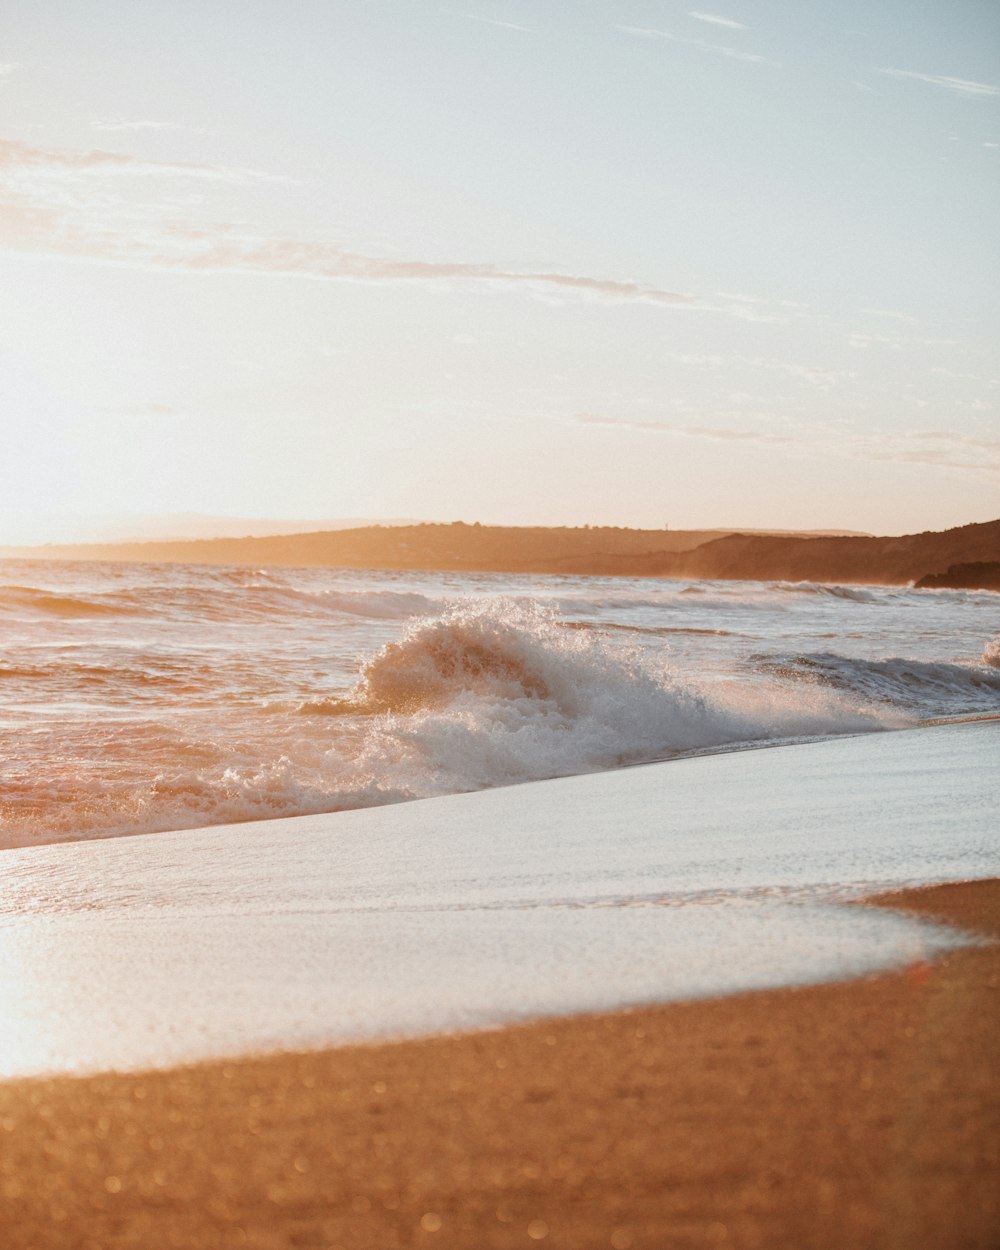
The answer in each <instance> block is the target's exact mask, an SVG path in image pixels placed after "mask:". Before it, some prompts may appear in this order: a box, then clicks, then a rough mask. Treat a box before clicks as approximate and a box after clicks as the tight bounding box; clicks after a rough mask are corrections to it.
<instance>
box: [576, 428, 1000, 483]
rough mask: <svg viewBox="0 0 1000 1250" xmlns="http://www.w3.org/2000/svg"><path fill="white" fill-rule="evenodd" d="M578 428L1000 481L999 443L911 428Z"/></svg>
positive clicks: (939, 431) (958, 434)
mask: <svg viewBox="0 0 1000 1250" xmlns="http://www.w3.org/2000/svg"><path fill="white" fill-rule="evenodd" d="M575 421H576V423H577V424H578V425H585V426H608V427H612V428H614V429H619V430H631V431H637V432H641V433H650V434H665V435H674V436H680V437H683V438H698V439H708V440H710V441H712V442H723V443H744V444H757V445H763V446H767V447H787V448H788V449H789V451H790V452H791V453H793V454H796V453H797V454H804V455H808V456H835V457H837V458H838V459H848V460H860V461H866V460H867V461H871V460H887V461H892V462H895V463H900V464H915V465H925V466H927V467H928V468H936V469H954V470H959V471H962V472H971V473H975V474H977V475H979V476H986V477H990V478H992V477H1000V441H996V440H993V439H986V438H978V437H976V436H974V435H969V434H963V433H958V432H951V431H947V430H909V431H905V432H903V433H898V434H897V433H873V434H869V435H863V434H853V433H844V432H840V431H836V432H835V431H829V432H827V433H825V434H821V435H819V436H816V435H814V434H811V433H810V434H795V433H787V434H772V433H769V432H768V431H766V430H759V429H747V428H745V427H741V428H735V427H732V426H722V425H679V424H677V423H676V422H673V421H656V420H642V419H637V418H631V417H612V416H604V415H602V414H599V413H592V412H580V413H577V414H576V416H575Z"/></svg>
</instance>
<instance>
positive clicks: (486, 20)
mask: <svg viewBox="0 0 1000 1250" xmlns="http://www.w3.org/2000/svg"><path fill="white" fill-rule="evenodd" d="M470 17H471V18H472V20H473V21H474V22H482V23H483V24H484V25H486V26H498V27H499V28H500V29H501V30H516V31H520V32H521V33H522V34H525V35H530V34H531V28H530V27H529V26H519V25H518V24H517V22H501V21H500V20H499V18H495V17H479V15H478V14H476V13H472V14H470Z"/></svg>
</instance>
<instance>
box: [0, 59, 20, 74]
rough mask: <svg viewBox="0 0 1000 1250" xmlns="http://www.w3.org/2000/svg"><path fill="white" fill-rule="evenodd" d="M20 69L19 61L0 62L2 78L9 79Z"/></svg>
mask: <svg viewBox="0 0 1000 1250" xmlns="http://www.w3.org/2000/svg"><path fill="white" fill-rule="evenodd" d="M20 68H21V67H20V65H19V64H18V62H17V61H0V78H9V77H10V75H11V74H13V73H14V71H15V70H17V69H20Z"/></svg>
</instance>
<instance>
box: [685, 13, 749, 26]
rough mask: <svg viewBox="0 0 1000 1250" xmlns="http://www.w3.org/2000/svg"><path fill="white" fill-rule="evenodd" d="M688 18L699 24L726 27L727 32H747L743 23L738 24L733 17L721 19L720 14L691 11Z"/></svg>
mask: <svg viewBox="0 0 1000 1250" xmlns="http://www.w3.org/2000/svg"><path fill="white" fill-rule="evenodd" d="M688 17H693V18H694V19H695V20H696V21H699V22H708V23H709V24H710V25H711V26H724V27H725V28H726V29H727V30H746V26H745V25H744V24H743V23H742V22H736V21H734V20H733V19H732V18H731V17H720V16H719V15H718V13H702V12H700V11H699V10H698V9H690V10H689V11H688Z"/></svg>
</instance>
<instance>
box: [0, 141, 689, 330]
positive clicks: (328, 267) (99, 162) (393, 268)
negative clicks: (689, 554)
mask: <svg viewBox="0 0 1000 1250" xmlns="http://www.w3.org/2000/svg"><path fill="white" fill-rule="evenodd" d="M125 175H134V176H136V177H139V176H141V177H142V179H143V186H145V184H146V181H148V182H149V183H150V184H151V186H152V187H153V191H154V194H153V195H152V197H151V198H149V197H147V198H145V199H143V198H141V197H137V196H135V195H132V196H129V195H127V194H125V193H124V192H123V191H122V187H123V186H128V185H129V184H128V181H127V180H126V181H125V183H124V184H123V182H122V179H123V176H125ZM158 178H159V179H164V180H166V184H167V185H168V186H169V185H171V184H172V182H173V180H177V179H179V180H180V181H181V184H182V187H183V184H184V181H185V180H187V179H193V180H204V179H208V180H214V181H218V182H222V183H243V182H253V181H258V180H261V179H263V180H265V181H274V180H277V179H276V176H275V175H271V174H262V173H259V172H257V171H253V170H242V169H236V168H231V167H228V166H214V165H195V164H163V163H157V162H150V161H143V160H138V159H136V158H135V157H131V156H125V155H122V154H121V153H117V152H107V151H103V150H92V151H87V152H59V151H52V150H48V149H42V148H33V147H29V146H28V145H26V144H23V143H18V142H10V141H8V142H0V246H6V247H8V248H17V249H20V250H28V251H35V252H44V253H47V254H50V255H60V256H63V257H66V258H70V259H75V260H90V261H100V262H104V263H109V264H123V265H131V266H137V267H146V268H150V267H152V268H171V269H184V270H188V271H191V272H202V273H206V272H222V271H227V272H241V273H258V274H274V275H284V276H294V277H304V278H314V279H325V280H329V281H349V282H350V281H353V282H424V283H436V284H447V283H466V284H468V283H475V284H478V285H483V286H487V287H496V288H509V287H517V288H519V289H522V290H525V291H528V292H531V293H534V294H536V295H545V296H547V297H549V298H552V297H557V296H561V297H576V298H580V297H584V298H592V299H599V300H603V301H610V302H618V303H646V304H655V305H662V306H680V307H685V306H686V307H692V308H697V307H699V302H698V300H696V299H695V298H694V297H693V296H691V295H687V294H682V293H680V292H676V291H668V290H664V289H663V288H661V287H657V286H653V285H651V284H647V283H642V282H638V281H634V280H630V279H617V278H603V277H592V276H590V275H587V274H575V273H563V272H559V271H558V270H554V269H547V268H546V269H541V268H528V267H526V268H525V269H523V270H517V269H513V268H505V267H499V266H495V265H490V264H480V263H468V262H451V261H435V260H421V259H400V258H398V257H384V256H368V255H364V254H361V253H358V252H353V251H348V250H346V249H344V248H342V247H339V246H338V245H336V244H334V243H330V242H325V241H317V240H315V239H294V238H280V237H279V238H274V237H266V236H261V235H257V234H255V233H252V232H250V231H247V230H245V229H243V228H238V227H235V226H232V225H227V224H218V223H214V224H213V223H192V222H190V221H186V220H183V219H180V218H179V215H178V214H179V212H180V211H182V210H183V209H184V208H185V207H187V199H186V197H185V196H183V195H182V196H181V197H180V199H179V200H178V199H177V198H176V197H174V198H171V196H170V195H168V194H159V193H158V192H157V191H156V188H158V187H159V185H160V184H159V183H158V182H157V181H156V180H157V179H158ZM178 205H180V208H179V207H178Z"/></svg>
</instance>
